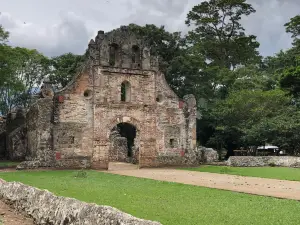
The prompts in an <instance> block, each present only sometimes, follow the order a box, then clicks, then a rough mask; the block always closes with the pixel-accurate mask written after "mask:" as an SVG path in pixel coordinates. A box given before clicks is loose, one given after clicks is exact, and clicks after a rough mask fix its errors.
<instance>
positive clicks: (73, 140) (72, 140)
mask: <svg viewBox="0 0 300 225" xmlns="http://www.w3.org/2000/svg"><path fill="white" fill-rule="evenodd" d="M74 143H75V137H74V136H72V137H71V144H74Z"/></svg>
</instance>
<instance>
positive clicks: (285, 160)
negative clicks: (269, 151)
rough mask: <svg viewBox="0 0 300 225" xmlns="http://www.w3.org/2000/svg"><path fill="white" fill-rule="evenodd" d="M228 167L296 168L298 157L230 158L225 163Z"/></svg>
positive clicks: (299, 162)
mask: <svg viewBox="0 0 300 225" xmlns="http://www.w3.org/2000/svg"><path fill="white" fill-rule="evenodd" d="M227 165H228V166H234V167H264V166H281V167H298V168H300V157H292V156H231V157H230V158H229V159H228V161H227Z"/></svg>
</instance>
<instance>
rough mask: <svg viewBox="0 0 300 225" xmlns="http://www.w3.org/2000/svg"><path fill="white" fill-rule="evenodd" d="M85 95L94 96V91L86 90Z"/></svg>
mask: <svg viewBox="0 0 300 225" xmlns="http://www.w3.org/2000/svg"><path fill="white" fill-rule="evenodd" d="M83 96H84V97H86V98H88V97H90V96H92V91H91V90H85V91H84V92H83Z"/></svg>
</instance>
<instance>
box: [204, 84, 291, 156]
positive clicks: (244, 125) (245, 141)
mask: <svg viewBox="0 0 300 225" xmlns="http://www.w3.org/2000/svg"><path fill="white" fill-rule="evenodd" d="M290 106H291V98H290V97H288V96H287V95H286V93H285V92H284V91H282V90H279V89H275V90H271V91H262V90H241V91H233V92H231V93H230V94H229V96H228V98H226V99H225V100H218V101H217V102H216V104H215V105H214V107H213V109H212V111H213V112H212V116H213V118H214V121H215V124H216V126H215V133H214V135H213V136H212V137H211V139H210V141H209V143H210V144H214V145H215V146H216V145H217V144H218V143H214V141H215V140H219V141H221V142H222V145H223V146H225V147H226V148H227V150H228V151H229V152H230V151H232V150H233V148H236V147H240V146H250V145H258V144H261V143H263V142H264V141H265V136H263V135H262V134H261V137H259V136H258V135H257V136H256V138H252V139H251V138H250V137H251V135H250V134H251V133H253V132H251V131H252V130H253V127H255V126H258V125H259V124H260V123H261V122H262V121H263V120H264V119H265V118H269V119H270V118H275V117H276V116H279V115H281V114H282V113H283V112H284V111H285V110H286V108H288V107H290ZM228 156H229V155H228Z"/></svg>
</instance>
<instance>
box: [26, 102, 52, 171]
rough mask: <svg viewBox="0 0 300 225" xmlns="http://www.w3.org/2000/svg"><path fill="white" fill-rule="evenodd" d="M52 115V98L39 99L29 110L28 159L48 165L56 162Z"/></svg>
mask: <svg viewBox="0 0 300 225" xmlns="http://www.w3.org/2000/svg"><path fill="white" fill-rule="evenodd" d="M52 115H53V100H52V99H51V98H43V99H39V100H37V101H36V102H35V104H34V105H32V106H31V107H30V109H29V111H28V112H27V116H26V127H27V152H26V160H27V161H39V162H41V163H43V164H44V165H48V166H52V165H53V164H54V152H53V147H52V146H53V143H52Z"/></svg>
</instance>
